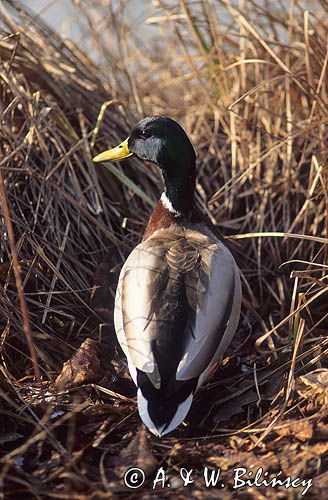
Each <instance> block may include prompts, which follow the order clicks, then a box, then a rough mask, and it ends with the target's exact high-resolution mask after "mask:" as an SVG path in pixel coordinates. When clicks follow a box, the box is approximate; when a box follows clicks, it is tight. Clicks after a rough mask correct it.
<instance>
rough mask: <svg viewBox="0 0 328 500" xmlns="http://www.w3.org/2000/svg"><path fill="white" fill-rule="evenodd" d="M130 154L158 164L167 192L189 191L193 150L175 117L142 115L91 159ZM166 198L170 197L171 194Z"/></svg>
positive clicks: (194, 155) (127, 155)
mask: <svg viewBox="0 0 328 500" xmlns="http://www.w3.org/2000/svg"><path fill="white" fill-rule="evenodd" d="M132 155H136V156H138V157H139V158H141V159H142V160H147V161H150V162H152V163H155V164H156V165H158V166H159V167H160V169H161V170H162V173H163V177H164V181H165V186H166V192H167V194H168V195H170V192H173V191H177V190H178V191H179V190H181V189H183V188H187V187H188V186H189V191H190V190H192V192H193V189H194V184H195V159H196V154H195V150H194V148H193V146H192V144H191V142H190V140H189V138H188V136H187V134H186V132H185V131H184V130H183V128H182V127H181V126H180V125H179V124H178V123H177V122H176V121H174V120H172V119H171V118H168V117H166V116H150V117H147V118H144V119H143V120H141V121H140V122H139V123H137V125H136V126H135V127H134V128H133V130H132V131H131V133H130V136H129V137H128V138H127V139H126V140H125V141H123V142H122V143H121V144H119V145H118V146H116V147H115V148H113V149H109V150H108V151H104V152H103V153H100V154H99V155H97V156H96V157H95V158H94V159H93V161H94V162H96V163H98V162H103V161H115V160H123V159H124V158H128V157H129V156H132ZM184 194H186V193H184ZM181 196H182V193H181V194H180V197H181ZM175 197H176V195H175ZM170 198H171V199H170V201H172V196H171V197H170ZM180 201H181V200H180Z"/></svg>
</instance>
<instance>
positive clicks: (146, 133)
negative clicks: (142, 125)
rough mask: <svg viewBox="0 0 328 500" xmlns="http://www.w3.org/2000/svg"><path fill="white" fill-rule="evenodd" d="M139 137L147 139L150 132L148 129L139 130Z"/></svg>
mask: <svg viewBox="0 0 328 500" xmlns="http://www.w3.org/2000/svg"><path fill="white" fill-rule="evenodd" d="M140 137H141V139H148V137H151V133H150V132H148V130H141V131H140Z"/></svg>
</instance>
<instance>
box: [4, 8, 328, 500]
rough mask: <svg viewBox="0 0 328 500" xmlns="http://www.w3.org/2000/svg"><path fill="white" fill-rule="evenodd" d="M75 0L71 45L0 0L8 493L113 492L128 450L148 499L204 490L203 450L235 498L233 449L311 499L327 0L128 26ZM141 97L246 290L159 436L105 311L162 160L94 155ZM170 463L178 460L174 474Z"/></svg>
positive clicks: (180, 13) (318, 492) (322, 271)
mask: <svg viewBox="0 0 328 500" xmlns="http://www.w3.org/2000/svg"><path fill="white" fill-rule="evenodd" d="M78 3H79V7H77V9H78V11H77V16H78V19H79V21H80V22H81V24H82V29H83V30H84V31H83V40H84V49H83V50H82V49H80V48H79V47H77V46H76V45H74V44H73V43H72V42H70V41H69V40H65V39H63V38H61V37H59V36H58V35H57V34H56V33H54V32H53V31H52V30H51V29H50V28H49V27H48V26H46V25H45V24H44V23H43V22H42V21H41V20H40V19H39V18H38V17H35V16H34V15H32V14H30V13H29V12H28V11H26V10H24V9H23V8H22V7H21V6H20V4H19V2H17V1H15V0H7V1H3V2H0V30H1V31H0V91H1V94H0V116H1V128H0V142H1V153H0V154H1V158H0V173H1V175H0V190H1V201H2V203H1V213H0V221H1V226H0V230H1V248H0V335H1V344H0V355H1V359H0V369H1V379H0V397H1V400H0V414H1V417H0V442H1V451H0V453H1V455H0V459H1V464H2V469H1V473H0V477H1V487H2V488H3V490H4V493H3V495H4V496H5V497H8V498H24V499H27V498H40V499H41V498H79V499H83V498H113V497H114V496H117V497H124V496H125V495H126V494H127V490H126V488H125V486H124V484H123V482H122V476H123V473H124V471H125V469H126V468H127V467H129V466H132V465H135V466H138V465H142V467H143V468H144V469H145V472H146V476H147V480H148V482H146V484H145V486H144V488H143V489H141V490H139V491H138V492H137V493H135V496H136V497H138V498H141V497H142V495H143V494H144V495H145V498H146V496H147V495H148V494H149V492H151V491H152V490H151V488H152V482H151V481H152V478H153V476H154V471H155V470H156V469H157V468H158V467H159V466H160V465H161V466H163V467H164V468H165V470H166V471H167V474H168V476H169V477H170V478H171V479H172V478H173V479H172V481H171V482H172V488H171V489H169V488H166V489H165V490H161V492H160V495H161V496H162V497H163V498H164V497H165V498H167V497H169V496H173V497H174V498H187V497H188V498H189V497H192V498H203V497H206V498H207V497H209V498H211V497H212V496H213V497H215V498H217V497H218V490H216V489H206V488H205V487H204V484H203V481H202V479H201V473H202V472H201V471H202V468H203V467H204V466H209V467H213V468H221V469H222V474H223V477H222V479H223V480H224V482H225V484H226V488H224V489H220V498H231V495H234V496H236V495H237V492H234V493H232V491H233V490H232V472H231V471H232V469H233V467H236V466H238V465H243V466H245V467H249V468H250V469H251V470H256V469H258V468H259V467H264V469H265V470H266V471H268V472H269V474H271V475H275V474H277V472H278V471H280V470H281V471H282V472H283V477H285V476H288V475H289V476H292V477H301V478H312V479H313V482H314V485H313V486H312V487H311V489H310V491H309V493H310V494H311V495H312V496H313V497H315V498H324V497H326V498H327V492H326V494H325V487H326V488H327V483H328V478H327V456H328V441H327V435H328V422H327V390H328V371H327V328H328V313H327V303H328V286H327V285H328V283H327V276H328V274H327V265H328V262H327V249H328V247H327V243H328V193H327V190H328V165H327V156H328V155H327V129H325V126H327V116H328V109H327V108H328V106H327V64H328V51H327V24H324V23H325V22H327V2H326V0H315V1H312V2H309V4H308V5H309V8H310V10H305V7H304V4H303V2H301V1H300V0H294V1H293V2H291V7H290V10H286V6H285V3H283V2H277V3H276V2H270V1H264V2H258V3H257V2H256V1H252V0H240V1H239V2H231V1H230V0H221V1H220V2H215V1H214V0H200V1H198V2H187V1H183V0H181V1H180V2H170V3H168V4H167V3H166V2H162V1H161V0H158V1H156V2H155V1H154V2H153V5H152V11H151V12H150V13H148V14H147V19H145V20H144V24H143V25H142V26H141V30H140V29H139V31H138V30H137V28H136V27H135V26H131V25H129V24H128V23H127V21H126V19H127V16H126V13H127V9H129V4H127V5H126V4H125V2H124V1H122V2H119V3H118V4H117V5H116V8H115V9H114V7H113V6H112V3H111V2H101V1H100V0H89V1H84V2H78ZM323 14H325V16H324V15H323ZM145 25H147V26H150V27H151V28H149V29H150V31H149V35H147V38H146V39H145V38H144V37H143V36H141V35H140V33H142V32H143V29H144V26H145ZM150 37H153V39H152V40H151V41H150ZM88 54H92V58H91V56H88ZM94 61H96V63H95V62H94ZM157 113H161V114H168V115H170V116H172V117H174V118H176V119H178V120H180V122H181V123H183V124H184V126H185V128H186V129H187V131H188V132H189V134H190V135H191V137H192V140H193V142H194V145H195V147H196V149H197V153H198V160H197V162H198V172H199V177H198V184H197V202H198V204H199V205H200V206H201V207H202V209H203V210H204V211H206V212H207V214H208V215H209V217H210V218H211V219H212V221H213V222H214V223H216V224H218V226H219V228H220V229H221V230H222V231H223V232H224V233H225V235H226V236H227V238H228V239H229V242H230V244H231V247H232V249H233V251H234V253H235V255H236V258H237V260H238V262H239V265H240V268H241V270H242V275H243V288H244V303H243V314H242V317H241V321H240V325H239V329H238V332H237V334H236V337H235V340H234V343H233V345H232V346H231V348H230V350H229V352H228V353H227V358H226V359H225V362H224V364H223V366H222V367H221V368H219V369H218V370H217V372H216V373H215V374H214V375H213V377H212V378H211V380H209V381H208V384H207V385H206V386H205V387H204V388H203V389H202V390H201V391H200V392H199V394H198V395H197V398H196V400H195V404H194V405H193V408H192V411H191V413H190V415H189V417H188V419H187V421H186V423H185V425H184V426H181V428H180V429H178V430H177V431H176V432H175V433H174V434H172V435H171V436H169V437H167V438H165V439H161V440H159V439H156V438H155V437H152V436H148V435H146V433H145V431H144V430H142V429H141V426H140V421H139V418H138V416H137V414H136V404H135V399H134V396H135V390H134V388H133V385H132V383H131V381H130V379H129V377H128V375H127V371H126V365H125V361H124V359H123V356H122V353H121V351H120V349H119V347H118V346H117V344H116V339H115V334H114V330H113V322H112V303H113V294H114V291H115V283H116V280H117V275H118V272H119V269H120V267H121V265H122V262H123V261H124V258H125V257H126V256H127V254H128V252H129V251H130V250H131V248H132V247H133V246H134V245H135V244H136V243H137V242H138V241H139V240H140V238H141V235H142V230H143V227H144V225H145V222H146V220H147V217H148V215H149V213H150V210H151V207H152V206H153V204H154V202H155V200H156V199H157V197H158V195H159V193H160V189H161V184H160V178H159V175H158V172H157V171H156V169H154V168H153V167H152V166H151V165H144V164H143V163H142V162H139V161H136V160H135V159H133V161H131V162H130V161H127V162H126V163H125V164H124V165H118V166H117V164H115V166H113V167H112V168H111V169H110V171H109V170H105V169H104V168H102V167H97V168H95V166H94V165H93V164H92V161H91V158H92V156H93V154H94V153H96V152H98V151H100V150H102V149H103V148H104V147H106V146H109V145H114V144H115V143H117V141H119V140H121V139H123V138H124V137H126V135H127V133H128V131H129V129H130V126H131V125H133V124H134V123H135V121H136V120H137V119H139V118H140V117H141V116H144V115H146V114H157ZM325 139H326V142H325ZM95 273H96V278H94V276H95ZM94 282H95V283H96V288H95V289H94V290H93V292H92V289H93V285H94ZM82 343H83V347H82V348H81V349H80V350H79V351H78V352H77V353H76V350H77V349H78V348H79V347H80V346H81V344H82ZM74 353H76V354H75V355H74ZM72 356H73V358H72ZM67 360H70V361H69V363H67V364H66V365H65V367H64V370H63V372H62V374H61V376H60V378H59V379H57V382H56V383H55V381H56V378H57V377H58V374H59V373H60V372H61V369H62V365H63V363H64V362H67ZM81 367H83V368H84V371H83V370H82V371H81V369H80V368H81ZM81 384H82V386H81ZM180 467H186V468H187V469H191V468H192V469H194V476H193V478H194V479H195V482H194V483H193V484H192V485H191V486H189V487H188V488H186V489H183V488H181V484H180V483H179V482H178V480H177V479H174V477H175V476H176V475H177V471H178V469H179V468H180ZM173 486H174V488H173ZM173 490H174V491H173ZM301 492H302V488H298V489H296V490H293V492H292V493H291V492H290V490H289V491H288V493H287V492H286V490H285V488H284V487H281V488H277V489H274V490H273V489H271V488H266V489H265V488H261V489H257V488H253V489H251V488H244V489H243V490H239V491H238V496H239V497H241V498H253V497H254V498H285V497H286V495H287V494H288V495H291V496H290V498H292V497H297V496H300V494H301ZM150 494H151V493H150ZM130 496H132V493H131V492H130ZM147 498H149V497H147Z"/></svg>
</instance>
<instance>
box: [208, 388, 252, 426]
mask: <svg viewBox="0 0 328 500" xmlns="http://www.w3.org/2000/svg"><path fill="white" fill-rule="evenodd" d="M257 400H258V396H257V394H256V392H255V391H253V390H252V389H250V390H248V391H246V392H244V393H243V394H240V395H239V396H237V397H236V398H233V399H230V400H229V401H227V402H226V403H223V404H222V405H220V406H219V407H218V409H217V411H216V414H215V418H216V420H217V421H218V422H224V421H226V420H229V419H230V418H231V417H232V416H233V415H237V414H238V413H242V412H244V411H245V409H244V406H247V405H249V404H251V403H255V402H256V401H257Z"/></svg>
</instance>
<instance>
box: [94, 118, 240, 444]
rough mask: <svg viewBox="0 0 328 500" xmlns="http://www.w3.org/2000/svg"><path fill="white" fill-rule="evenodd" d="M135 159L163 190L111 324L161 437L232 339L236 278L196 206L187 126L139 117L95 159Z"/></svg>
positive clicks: (126, 269)
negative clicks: (152, 170) (148, 167)
mask: <svg viewBox="0 0 328 500" xmlns="http://www.w3.org/2000/svg"><path fill="white" fill-rule="evenodd" d="M132 155H136V156H138V157H139V158H141V159H142V160H147V161H149V162H152V163H155V165H157V166H158V167H159V168H160V170H161V172H162V174H163V179H164V191H163V194H162V195H161V198H160V200H159V201H158V203H157V205H156V207H155V209H154V211H153V213H152V214H151V216H150V218H149V221H148V224H147V226H146V229H145V232H144V235H143V239H142V242H141V243H139V245H137V246H136V247H135V248H134V249H133V250H132V252H131V253H130V255H129V256H128V258H127V260H126V262H125V264H124V265H123V268H122V270H121V273H120V277H119V282H118V286H117V291H116V297H115V310H114V323H115V330H116V334H117V338H118V341H119V343H120V345H121V347H122V349H123V351H124V353H125V355H126V357H127V361H128V366H129V371H130V374H131V377H132V379H133V381H134V383H135V384H136V386H137V388H138V391H137V399H138V410H139V414H140V417H141V419H142V421H143V423H144V424H145V425H146V427H147V428H148V429H149V430H150V431H151V432H152V433H153V434H155V435H157V436H163V435H165V434H168V433H169V432H171V431H173V430H174V429H175V428H176V427H177V426H178V425H179V424H180V423H181V422H182V421H183V419H184V418H185V417H186V415H187V413H188V411H189V409H190V406H191V403H192V400H193V395H194V393H195V391H196V390H197V389H198V388H199V387H200V386H201V385H202V384H203V383H204V381H205V380H206V377H207V376H208V375H209V373H210V371H211V369H212V368H213V367H214V366H215V365H216V364H217V362H219V361H220V360H221V359H222V356H223V354H224V352H225V351H226V349H227V347H228V346H229V344H230V342H231V340H232V337H233V335H234V334H235V331H236V328H237V324H238V320H239V315H240V304H241V285H240V274H239V270H238V267H237V265H236V263H235V260H234V258H233V256H232V254H231V253H230V251H229V250H228V248H227V247H226V246H225V244H224V243H223V241H222V239H221V238H220V236H219V235H218V234H217V231H216V229H215V227H214V226H213V225H212V224H211V223H210V222H209V221H208V220H207V218H206V217H205V216H204V215H202V214H201V213H200V211H199V210H198V209H197V208H196V206H195V201H194V191H195V180H196V161H195V160H196V154H195V150H194V148H193V146H192V144H191V142H190V140H189V138H188V136H187V134H186V132H185V131H184V130H183V128H182V127H181V126H180V125H179V124H178V123H177V122H176V121H174V120H172V119H170V118H168V117H165V116H152V117H147V118H144V119H143V120H141V121H140V122H139V123H138V124H137V125H136V126H135V127H134V129H133V130H132V131H131V133H130V136H129V137H128V138H127V139H126V140H125V141H123V142H122V143H121V144H119V145H118V146H116V147H115V148H113V149H109V150H108V151H104V152H103V153H101V154H99V155H97V156H96V157H95V158H94V159H93V161H94V162H96V163H98V162H104V161H114V160H123V159H124V158H128V157H130V156H132Z"/></svg>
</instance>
